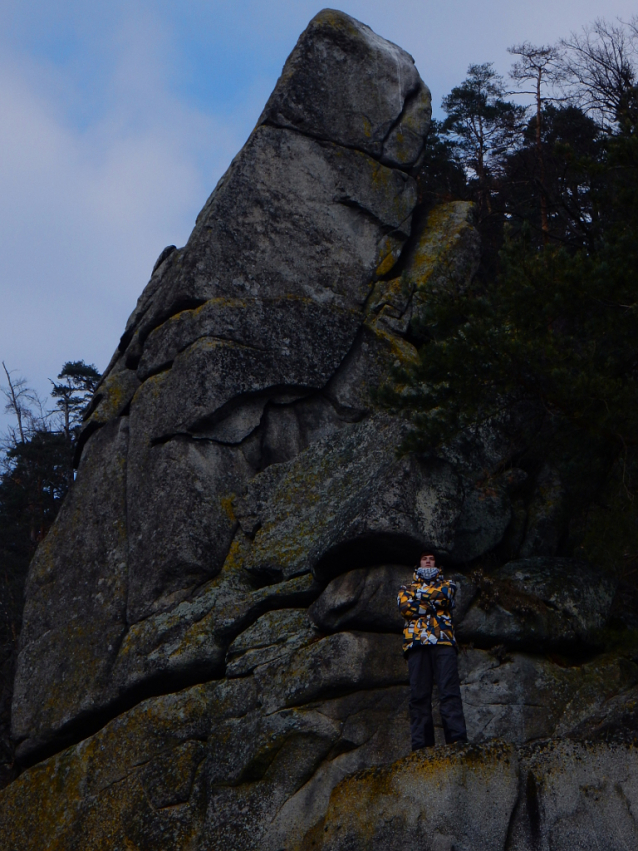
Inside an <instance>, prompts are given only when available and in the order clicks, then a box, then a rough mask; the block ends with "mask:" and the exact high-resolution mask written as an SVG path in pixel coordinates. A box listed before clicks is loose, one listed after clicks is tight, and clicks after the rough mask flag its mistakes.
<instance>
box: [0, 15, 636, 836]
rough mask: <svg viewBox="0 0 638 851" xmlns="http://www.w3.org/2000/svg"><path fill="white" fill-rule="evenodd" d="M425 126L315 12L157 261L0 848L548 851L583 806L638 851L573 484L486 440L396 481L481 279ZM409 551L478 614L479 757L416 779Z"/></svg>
mask: <svg viewBox="0 0 638 851" xmlns="http://www.w3.org/2000/svg"><path fill="white" fill-rule="evenodd" d="M429 115H430V99H429V93H428V91H427V88H426V87H425V86H424V84H423V83H422V81H421V80H420V78H419V76H418V73H417V71H416V69H415V67H414V63H413V61H412V59H411V58H410V57H409V56H408V55H407V54H406V53H405V52H404V51H402V50H401V49H400V48H398V47H396V46H395V45H392V44H390V43H389V42H386V41H384V40H383V39H381V38H380V37H378V36H377V35H375V34H374V33H372V32H371V30H369V29H368V28H367V27H365V26H364V25H362V24H360V23H359V22H357V21H354V20H353V19H352V18H350V17H348V16H347V15H344V14H343V13H340V12H335V11H330V10H326V11H324V12H321V13H320V14H319V15H318V16H316V18H315V19H313V21H312V22H311V23H310V25H309V27H308V29H307V30H306V31H305V32H304V33H303V35H302V36H301V38H300V40H299V43H298V45H297V47H296V48H295V50H294V51H293V53H292V54H291V56H290V58H289V60H288V62H287V63H286V66H285V68H284V71H283V74H282V76H281V78H280V80H279V81H278V83H277V86H276V88H275V91H274V92H273V94H272V96H271V98H270V100H269V101H268V103H267V105H266V108H265V110H264V112H263V115H262V117H261V118H260V121H259V123H258V125H257V127H256V128H255V130H254V131H253V133H252V134H251V136H250V138H249V139H248V141H247V143H246V145H245V146H244V148H243V149H242V151H240V153H239V154H238V155H237V157H236V158H235V160H234V161H233V163H232V164H231V166H230V168H229V170H228V172H227V173H226V175H225V176H224V177H223V178H222V180H221V181H220V182H219V184H218V186H217V188H216V189H215V191H214V192H213V194H212V195H211V197H210V198H209V200H208V201H207V203H206V205H205V207H204V209H203V210H202V212H201V214H200V216H199V217H198V219H197V223H196V226H195V229H194V231H193V233H192V235H191V237H190V239H189V241H188V244H187V245H186V246H185V247H184V248H181V249H177V248H175V247H174V246H169V248H167V249H165V250H164V251H163V252H162V254H161V255H160V257H159V258H158V261H157V263H156V264H155V267H154V268H153V272H152V275H151V280H150V281H149V283H148V285H147V287H146V289H145V290H144V292H143V293H142V295H141V297H140V299H139V301H138V304H137V306H136V308H135V310H134V311H133V314H132V315H131V317H130V319H129V322H128V324H127V327H126V330H125V333H124V334H123V336H122V339H121V341H120V344H119V346H118V349H117V351H116V353H115V354H114V356H113V359H112V362H111V364H110V365H109V367H108V369H107V370H106V373H105V376H104V379H103V380H102V382H101V384H100V386H99V387H98V389H97V392H96V394H95V397H94V399H93V402H92V405H91V407H90V410H89V412H88V414H87V418H86V423H85V427H84V431H83V434H82V439H81V442H80V447H79V451H78V455H79V470H78V477H77V481H76V483H75V485H74V488H73V490H72V492H71V494H70V496H69V498H68V499H67V501H66V503H65V505H64V507H63V510H62V512H61V513H60V515H59V518H58V520H57V522H56V524H55V526H54V527H53V529H52V530H51V532H50V534H49V536H48V537H47V539H46V541H44V542H43V544H42V545H41V547H40V548H39V550H38V553H37V555H36V558H35V559H34V562H33V564H32V567H31V570H30V575H29V579H28V583H27V589H26V606H25V615H24V629H23V632H22V635H21V639H20V653H19V659H18V670H17V676H16V682H15V692H14V701H13V710H12V712H13V717H12V722H13V735H14V737H15V740H16V744H17V756H18V762H17V766H18V769H19V770H21V771H22V773H21V775H20V776H19V777H18V778H17V779H16V780H15V781H14V782H13V783H12V784H11V785H9V786H8V787H7V788H6V789H5V790H4V791H3V792H1V793H0V847H2V848H5V847H6V848H11V849H13V848H15V849H19V851H35V849H57V850H58V851H75V849H85V848H91V849H93V848H95V849H104V851H106V849H109V851H113V849H134V848H135V849H140V851H142V849H147V848H149V849H150V848H153V849H159V851H161V849H164V848H165V849H171V851H174V849H184V850H185V849H191V851H213V849H224V851H226V849H228V848H233V849H237V851H256V849H264V851H281V849H284V848H285V849H288V850H289V851H292V849H302V848H306V849H310V848H322V847H323V848H326V849H328V848H331V849H333V848H334V849H337V848H343V849H344V851H345V849H346V848H348V849H355V848H358V847H361V848H363V847H366V848H367V847H370V845H374V846H375V847H377V846H378V847H379V848H381V849H383V848H395V847H397V848H398V847H399V846H401V847H404V846H405V845H406V844H409V843H412V844H415V843H416V844H418V845H419V847H421V846H422V847H426V848H428V849H429V848H431V849H438V851H444V849H451V848H452V847H454V848H457V849H459V848H468V849H469V848H473V849H477V848H483V847H485V848H490V849H500V848H503V851H505V849H506V848H507V849H508V851H512V849H513V848H521V849H523V848H525V849H527V848H528V847H529V848H532V847H534V848H537V847H556V848H560V849H562V848H567V847H568V844H567V843H568V841H571V840H572V839H573V841H574V842H576V845H578V843H579V842H580V843H581V844H583V843H585V842H586V841H589V840H587V839H586V837H584V834H582V831H581V833H579V832H578V831H579V830H580V827H579V822H580V821H582V813H587V814H589V815H591V814H592V813H594V812H597V810H595V809H594V807H595V806H597V804H595V803H592V802H595V801H596V797H595V796H596V795H600V796H602V800H603V804H602V805H601V812H604V814H605V815H604V818H603V820H602V821H601V822H600V823H601V824H604V825H607V823H608V822H609V823H611V821H613V818H616V813H617V810H618V806H619V805H618V801H619V800H621V799H622V800H625V801H626V802H628V803H627V806H626V812H625V813H623V814H621V815H618V816H617V818H618V825H619V827H618V831H617V834H615V837H621V838H622V842H625V845H624V846H622V847H632V844H631V842H630V841H629V838H630V837H631V835H632V834H631V831H632V830H634V829H635V825H634V822H633V817H632V816H631V815H630V814H629V815H627V813H630V812H631V807H632V806H634V804H633V801H634V789H633V786H632V785H631V783H630V782H629V780H628V779H627V778H628V777H629V776H630V771H632V770H634V762H635V754H634V750H633V746H632V744H631V742H632V740H633V732H632V731H634V730H635V714H636V713H635V706H634V704H635V689H636V687H637V683H638V666H637V665H636V663H635V661H634V660H633V659H632V657H631V652H630V651H629V649H627V650H625V651H619V650H616V651H615V652H614V653H598V654H597V650H598V649H599V647H598V642H599V636H600V635H601V634H602V633H601V631H600V630H601V627H603V626H604V624H605V620H606V617H607V614H608V611H609V606H610V603H611V596H610V594H609V593H608V592H609V589H610V588H611V585H610V583H608V582H606V581H604V580H603V579H602V578H601V577H600V576H597V575H596V574H594V573H592V572H591V571H590V570H589V569H587V568H586V567H585V566H583V565H581V564H579V563H576V562H571V561H566V560H564V559H556V558H549V556H554V554H555V550H556V547H557V546H558V542H559V539H560V535H561V528H562V526H561V524H562V522H563V520H564V516H563V504H562V502H561V499H562V497H561V489H560V483H557V482H556V481H555V480H554V479H553V478H552V474H551V471H550V472H547V471H543V470H541V472H540V473H538V474H537V475H536V478H535V479H534V481H533V482H532V483H531V484H530V485H529V486H526V487H524V486H523V485H524V482H525V479H526V473H525V472H524V471H523V470H520V469H518V468H516V467H513V466H512V465H513V464H514V460H515V458H516V457H518V455H520V452H519V449H520V448H518V449H517V447H515V446H513V445H511V444H510V443H509V442H508V441H507V440H504V439H503V437H502V433H503V429H500V431H499V429H497V428H495V427H492V425H490V424H487V425H486V426H485V427H484V428H483V429H481V433H480V434H479V435H475V436H474V437H473V438H472V441H471V442H470V443H468V442H467V441H465V443H464V442H463V441H460V442H457V443H455V444H454V445H452V446H449V447H447V448H445V450H442V451H441V452H440V453H439V454H434V453H432V454H430V455H427V456H418V457H416V456H413V455H403V456H402V455H401V454H400V453H399V452H398V451H397V450H398V448H399V446H400V444H401V441H402V439H403V437H404V435H405V430H406V425H405V423H404V422H402V421H400V420H398V419H397V418H395V417H393V416H391V415H390V414H388V412H386V411H382V410H381V409H380V408H379V405H378V403H377V401H375V399H376V397H375V394H374V392H373V391H374V390H375V389H376V388H377V387H378V386H379V385H380V384H381V383H382V382H383V381H384V380H385V379H386V378H387V376H388V375H389V371H390V370H391V368H392V366H393V365H394V364H397V363H406V362H410V361H411V360H413V359H414V358H415V357H416V356H417V352H416V350H415V348H414V346H413V345H412V342H411V338H410V322H411V320H412V318H413V317H414V316H415V314H416V313H418V311H419V309H420V308H421V305H422V304H423V303H424V300H426V299H427V298H428V292H429V291H430V290H431V289H432V288H439V287H443V286H455V287H458V288H463V287H465V286H467V285H468V284H469V282H470V281H471V279H472V277H473V275H474V274H475V272H476V269H477V264H478V259H479V253H480V252H479V248H480V247H479V244H478V236H477V232H476V229H475V228H474V226H473V223H472V208H471V205H469V204H467V203H466V202H450V203H446V204H442V205H440V206H439V207H436V208H434V209H431V210H425V209H422V208H421V209H419V208H418V207H417V197H416V181H415V176H414V168H415V166H418V162H419V158H420V156H421V152H422V150H423V146H424V141H425V136H426V133H427V129H428V125H429ZM398 261H400V262H398ZM511 416H520V412H518V410H517V411H514V412H512V413H511ZM423 548H427V549H429V550H431V551H432V552H434V553H435V554H436V555H437V557H438V558H439V560H440V561H441V562H442V563H443V564H444V565H445V568H446V572H447V573H448V574H449V575H452V577H453V578H454V579H455V580H456V581H457V583H458V585H459V588H460V591H459V598H458V606H457V610H456V613H455V617H456V622H457V625H458V631H459V636H460V637H461V638H464V641H463V642H462V643H461V648H460V650H461V652H460V656H459V668H460V675H461V688H462V695H463V700H464V704H465V709H466V715H467V724H468V731H469V734H470V738H471V740H472V741H473V742H474V746H473V747H469V748H459V747H452V748H440V749H438V750H436V751H435V752H434V753H432V754H428V755H418V756H414V757H409V752H410V734H409V722H408V699H409V689H408V685H407V663H406V661H405V659H404V658H403V656H402V653H401V637H400V635H399V633H400V632H401V627H402V622H401V618H400V617H399V615H398V612H397V609H396V593H397V590H398V587H399V586H400V585H401V584H404V583H405V582H406V581H409V580H410V579H411V574H412V569H413V565H414V563H415V562H416V560H417V558H418V555H419V553H420V552H421V550H422V549H423ZM521 552H524V553H525V554H527V555H535V556H541V555H542V556H547V558H527V559H522V558H521V557H520V556H521ZM503 553H507V554H508V555H507V558H509V559H511V561H510V564H508V565H506V566H505V567H501V568H498V569H495V562H497V561H498V560H499V559H500V563H501V564H502V562H503V561H504V560H505V559H504V558H503ZM557 580H559V581H557ZM612 590H613V589H612ZM557 651H559V652H560V653H561V654H563V655H556V652H557ZM585 651H586V652H585ZM565 654H567V655H565ZM632 719H633V720H632ZM435 721H436V729H437V741H438V742H439V743H440V742H441V741H442V731H441V725H440V719H439V717H438V708H437V701H436V699H435ZM632 725H633V726H632ZM621 728H624V730H623V732H622V735H621ZM628 730H629V732H628ZM585 736H590V737H592V738H595V739H596V740H597V741H598V744H597V745H596V746H595V747H594V746H585V745H583V744H582V743H581V741H580V740H581V739H582V738H583V737H585ZM495 737H499V738H500V739H501V740H502V741H501V742H496V741H495ZM542 740H544V741H547V740H550V741H549V743H548V744H544V745H542V744H539V741H542ZM608 740H610V741H611V744H610V743H609V741H608ZM530 743H532V744H530ZM534 743H535V744H534ZM578 760H580V763H579V767H578V768H577V770H574V771H573V772H572V775H571V776H570V777H569V778H568V779H567V780H565V782H564V783H563V781H562V780H561V779H557V778H560V777H561V775H560V772H561V771H562V770H563V767H564V766H567V770H568V771H569V770H571V768H570V766H572V764H573V763H575V762H577V761H578ZM28 766H31V767H28ZM361 771H363V772H364V773H363V774H360V773H357V772H361ZM544 773H546V774H547V778H545V775H544ZM587 774H589V775H590V777H591V778H592V779H591V783H590V785H591V788H592V789H594V787H595V792H592V793H591V794H590V793H589V792H583V789H584V788H585V785H584V784H585V782H586V781H585V780H584V778H585V776H586V775H587ZM530 778H531V779H530ZM587 782H589V781H587ZM619 789H620V790H621V792H619V791H618V790H619ZM614 796H616V797H614ZM623 796H625V797H624V798H623ZM495 801H497V802H498V806H495V805H494V802H495ZM450 812H453V813H454V818H453V819H451V818H450ZM605 819H607V821H605ZM34 824H37V830H34V829H33V825H34ZM601 830H602V828H601ZM592 835H593V836H594V837H595V839H596V842H598V837H599V835H602V834H601V832H600V830H599V828H598V827H596V829H595V830H594V832H593V834H592ZM555 837H557V838H556V839H555ZM614 841H616V839H614ZM428 843H429V844H428ZM513 843H514V844H513ZM516 843H518V844H516ZM525 843H527V844H525ZM543 843H544V844H543ZM561 843H562V844H561ZM618 843H620V840H618ZM618 843H617V844H618ZM608 844H609V843H608ZM574 847H575V846H574ZM612 847H616V846H613V845H612ZM618 847H621V845H620V844H618Z"/></svg>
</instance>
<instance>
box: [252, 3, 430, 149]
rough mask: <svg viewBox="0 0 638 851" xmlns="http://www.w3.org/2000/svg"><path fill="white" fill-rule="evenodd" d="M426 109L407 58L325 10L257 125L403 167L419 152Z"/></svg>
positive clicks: (426, 98)
mask: <svg viewBox="0 0 638 851" xmlns="http://www.w3.org/2000/svg"><path fill="white" fill-rule="evenodd" d="M371 69H374V72H373V73H374V82H375V84H374V85H373V86H371V85H370V79H369V74H370V70H371ZM431 111H432V108H431V98H430V93H429V91H428V89H427V87H426V86H425V85H424V84H423V82H422V81H421V78H420V77H419V74H418V72H417V70H416V68H415V67H414V61H413V59H412V57H411V56H409V55H408V54H407V53H405V51H403V50H401V48H400V47H397V46H396V45H394V44H391V43H390V42H388V41H385V39H381V38H379V36H378V35H376V34H375V33H374V32H372V30H371V29H370V28H369V27H367V26H365V25H364V24H361V23H359V21H355V20H353V19H352V18H350V17H349V16H348V15H344V14H343V12H337V11H335V10H332V9H325V10H324V11H323V12H320V13H319V14H318V15H317V16H316V17H315V18H313V20H312V21H311V23H310V24H309V26H308V28H307V29H306V31H305V32H304V33H303V34H302V35H301V37H300V39H299V42H298V43H297V46H296V47H295V49H294V50H293V52H292V53H291V54H290V56H289V57H288V60H287V62H286V64H285V66H284V69H283V72H282V75H281V77H280V79H279V81H278V83H277V85H276V87H275V90H274V92H273V93H272V95H271V96H270V99H269V101H268V103H267V104H266V107H265V109H264V112H263V114H262V116H261V119H260V121H263V122H268V123H273V124H276V125H278V126H280V127H293V128H295V129H296V130H299V131H300V132H302V133H306V134H308V135H309V136H314V137H316V138H320V139H330V140H332V141H334V142H338V143H339V144H341V145H344V146H346V147H348V148H358V149H359V150H362V151H366V152H367V153H369V154H370V155H371V156H373V157H375V158H377V159H382V160H384V161H387V162H389V163H391V164H392V165H398V166H408V165H411V164H412V163H414V162H415V161H416V160H417V158H418V156H419V154H420V153H421V150H422V148H423V136H424V129H426V130H427V126H428V124H429V120H430V115H431Z"/></svg>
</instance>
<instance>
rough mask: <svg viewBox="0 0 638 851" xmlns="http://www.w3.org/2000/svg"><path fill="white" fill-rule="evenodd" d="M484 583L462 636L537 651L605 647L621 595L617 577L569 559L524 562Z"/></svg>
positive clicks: (483, 579)
mask: <svg viewBox="0 0 638 851" xmlns="http://www.w3.org/2000/svg"><path fill="white" fill-rule="evenodd" d="M478 582H479V585H480V587H481V593H480V594H479V596H478V597H477V599H476V602H475V603H474V605H473V606H472V608H471V609H470V611H469V612H468V613H467V614H466V616H465V618H464V619H463V621H462V623H460V625H459V629H458V634H459V637H460V638H461V639H462V640H464V641H472V642H474V643H476V644H478V645H482V646H485V645H487V646H489V645H490V644H491V645H494V644H506V645H507V646H508V647H519V648H525V649H528V650H532V651H536V652H538V651H542V650H549V649H553V650H554V651H564V650H567V651H569V650H571V651H572V652H574V651H578V649H580V651H581V652H582V651H584V650H586V649H587V648H588V647H592V646H593V647H596V646H597V645H600V642H601V640H602V639H601V630H602V627H603V626H604V625H605V623H606V622H607V618H608V616H609V613H610V609H611V604H612V601H613V598H614V594H615V592H616V580H615V579H614V578H613V577H612V576H609V575H605V574H604V573H601V571H599V570H596V569H594V568H591V567H589V566H588V565H587V564H584V563H583V562H579V561H576V560H573V559H568V558H541V557H538V558H526V559H519V560H517V561H512V562H509V563H508V564H506V565H505V566H504V567H502V568H500V569H499V570H497V571H495V572H494V573H492V574H491V575H490V576H489V577H484V576H481V577H480V578H479V579H478Z"/></svg>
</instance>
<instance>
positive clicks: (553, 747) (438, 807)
mask: <svg viewBox="0 0 638 851" xmlns="http://www.w3.org/2000/svg"><path fill="white" fill-rule="evenodd" d="M637 768H638V750H636V748H635V747H634V746H627V745H604V744H598V745H591V744H590V745H588V744H575V743H567V742H561V743H540V744H538V745H534V746H531V747H527V748H521V749H519V750H518V751H517V750H516V749H515V748H514V747H513V746H512V745H508V744H505V743H504V742H500V741H496V742H493V743H490V744H487V745H483V746H480V747H477V746H471V745H469V746H468V745H465V746H459V745H452V746H449V747H448V748H446V749H445V750H444V751H434V752H433V753H427V752H426V751H419V752H418V753H416V754H412V755H411V756H409V757H407V758H405V759H402V760H399V761H398V762H396V763H394V764H393V765H392V766H389V767H385V768H378V769H374V770H372V769H368V770H366V771H361V772H357V773H356V774H353V775H351V776H349V777H347V778H346V779H345V780H343V781H342V782H341V783H340V784H339V785H338V786H337V787H336V788H335V789H334V791H333V793H332V795H331V798H330V805H329V807H328V811H327V813H326V816H325V818H324V819H322V820H321V821H320V822H318V823H317V825H316V826H315V827H314V828H313V829H312V830H310V831H309V832H308V833H307V834H306V836H305V837H304V841H303V842H302V843H301V845H300V846H299V847H300V848H301V849H304V851H306V849H307V851H310V849H317V850H318V851H319V849H320V851H346V849H348V851H357V849H367V848H370V847H374V848H376V849H379V851H394V849H397V851H398V849H402V848H405V847H406V846H408V847H409V846H410V845H413V846H415V847H419V848H424V849H427V851H452V849H456V851H481V849H485V851H499V849H503V851H505V849H515V850H516V851H532V849H537V848H548V847H551V848H552V849H554V848H556V849H559V851H572V849H574V848H597V847H605V848H612V849H614V851H616V849H617V851H620V849H626V848H633V847H634V845H635V842H636V839H637V838H638V824H637V822H636V818H635V812H636V807H637V806H638V782H637V781H636V776H637V775H636V769H637Z"/></svg>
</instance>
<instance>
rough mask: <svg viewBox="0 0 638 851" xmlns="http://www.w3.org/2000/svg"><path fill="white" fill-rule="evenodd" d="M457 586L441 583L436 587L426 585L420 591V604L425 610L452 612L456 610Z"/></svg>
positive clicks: (450, 583)
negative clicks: (455, 596)
mask: <svg viewBox="0 0 638 851" xmlns="http://www.w3.org/2000/svg"><path fill="white" fill-rule="evenodd" d="M455 594H456V585H455V584H454V583H453V582H448V581H447V580H445V581H444V582H440V583H439V584H436V583H435V584H434V585H424V586H423V587H422V588H421V589H420V591H419V594H418V596H419V602H420V604H421V606H422V607H423V609H430V610H433V609H445V610H447V611H452V609H453V608H454V595H455Z"/></svg>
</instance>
